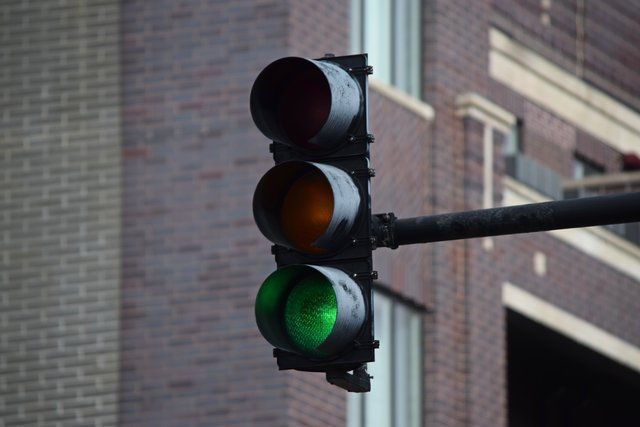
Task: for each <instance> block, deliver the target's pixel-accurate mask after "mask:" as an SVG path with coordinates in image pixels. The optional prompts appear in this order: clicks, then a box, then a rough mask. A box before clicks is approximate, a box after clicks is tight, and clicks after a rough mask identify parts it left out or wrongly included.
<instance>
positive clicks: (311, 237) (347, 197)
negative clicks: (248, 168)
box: [253, 160, 361, 255]
mask: <svg viewBox="0 0 640 427" xmlns="http://www.w3.org/2000/svg"><path fill="white" fill-rule="evenodd" d="M360 200H361V197H360V193H359V190H358V187H357V186H356V184H355V182H354V181H353V178H352V177H351V176H350V175H349V174H348V173H347V172H345V171H344V170H342V169H340V168H337V167H335V166H331V165H326V164H322V163H313V162H305V161H297V160H293V161H288V162H283V163H280V164H279V165H276V166H274V167H273V168H271V169H270V170H269V171H268V172H267V173H266V174H265V175H264V176H263V177H262V179H261V180H260V182H259V183H258V186H257V187H256V191H255V193H254V195H253V217H254V218H255V220H256V224H257V225H258V228H259V229H260V231H261V232H262V234H264V235H265V236H266V237H267V238H268V239H269V240H271V241H272V242H273V243H276V244H278V245H281V246H284V247H287V248H290V249H294V250H296V251H299V252H302V253H306V254H310V255H327V254H330V253H332V252H333V251H336V250H337V249H339V248H341V247H344V246H345V245H347V244H348V243H349V242H350V241H351V240H350V239H349V237H350V233H351V231H352V227H353V225H354V223H355V219H356V217H357V214H358V211H359V209H360Z"/></svg>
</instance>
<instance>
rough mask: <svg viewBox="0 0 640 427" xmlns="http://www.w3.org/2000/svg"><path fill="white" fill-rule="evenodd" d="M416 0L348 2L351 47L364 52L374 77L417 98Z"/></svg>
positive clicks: (417, 17) (419, 63)
mask: <svg viewBox="0 0 640 427" xmlns="http://www.w3.org/2000/svg"><path fill="white" fill-rule="evenodd" d="M420 16H421V13H420V1H419V0H352V2H351V48H352V50H353V51H354V52H355V53H361V52H367V53H368V54H369V63H370V64H371V65H373V71H374V76H375V77H376V78H377V79H378V80H381V81H383V82H385V83H387V84H391V85H394V86H396V87H397V88H399V89H401V90H403V91H404V92H406V93H408V94H409V95H412V96H414V97H416V98H420V74H421V63H422V60H421V59H422V55H421V49H420V45H421V43H420V38H421V32H420Z"/></svg>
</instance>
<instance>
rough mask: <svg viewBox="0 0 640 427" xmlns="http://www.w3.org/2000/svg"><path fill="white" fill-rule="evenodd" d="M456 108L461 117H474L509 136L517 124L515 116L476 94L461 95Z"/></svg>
mask: <svg viewBox="0 0 640 427" xmlns="http://www.w3.org/2000/svg"><path fill="white" fill-rule="evenodd" d="M456 107H457V109H456V114H457V115H458V116H459V117H473V118H474V119H477V120H479V121H481V122H483V123H486V124H488V125H489V126H491V127H494V128H497V129H498V130H500V131H501V132H503V133H505V134H509V133H510V132H511V130H512V128H513V126H515V124H516V116H515V115H513V114H512V113H510V112H509V111H507V110H505V109H504V108H502V107H500V106H499V105H497V104H494V103H493V102H491V101H489V100H488V99H486V98H485V97H483V96H481V95H479V94H477V93H474V92H468V93H463V94H461V95H459V96H458V97H457V98H456Z"/></svg>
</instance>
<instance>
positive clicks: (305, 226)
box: [282, 170, 333, 254]
mask: <svg viewBox="0 0 640 427" xmlns="http://www.w3.org/2000/svg"><path fill="white" fill-rule="evenodd" d="M332 216H333V191H332V190H331V186H330V185H329V183H328V182H327V180H326V178H325V177H324V175H323V174H322V173H320V172H319V171H317V170H313V171H310V172H307V173H306V174H304V175H303V176H301V177H300V178H299V179H298V180H296V181H295V182H294V183H293V184H292V185H291V187H290V188H289V190H288V192H287V194H286V195H285V197H284V201H283V203H282V229H283V231H284V233H285V235H286V236H287V238H288V239H289V241H290V242H291V243H292V244H293V246H295V247H296V249H298V250H300V251H303V252H306V253H313V254H322V253H326V251H327V250H326V249H325V248H321V247H318V246H316V245H315V244H314V243H315V242H316V240H318V239H319V238H320V236H322V235H323V234H324V232H325V231H326V229H327V227H328V226H329V224H330V223H331V218H332Z"/></svg>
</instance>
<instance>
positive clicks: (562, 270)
mask: <svg viewBox="0 0 640 427" xmlns="http://www.w3.org/2000/svg"><path fill="white" fill-rule="evenodd" d="M0 6H1V8H0V34H2V41H1V42H0V58H2V63H3V66H2V67H1V68H2V74H0V88H2V98H1V101H0V102H1V104H2V116H1V119H0V120H1V123H2V126H1V130H0V135H1V139H0V148H1V150H2V153H1V155H0V174H2V175H0V176H1V177H2V179H1V180H0V182H1V185H2V186H1V189H0V195H1V197H0V202H1V205H0V206H2V217H1V218H2V221H0V224H2V227H0V232H1V235H2V240H1V241H0V243H1V245H0V252H1V253H2V257H1V258H0V263H1V264H0V265H1V266H2V268H0V328H1V329H0V426H17V425H21V426H22V425H42V426H45V425H46V426H51V425H59V426H81V425H87V426H107V425H121V426H201V425H202V426H204V425H206V426H232V425H238V426H256V425H265V426H302V425H309V426H316V425H322V426H345V425H346V426H349V427H360V426H507V425H509V426H560V425H562V426H566V425H570V426H573V425H576V426H577V425H580V426H585V425H615V426H626V425H629V426H631V425H640V416H638V414H637V410H636V408H637V407H638V405H639V404H640V374H639V373H640V316H638V313H639V312H640V248H639V247H638V242H639V241H640V231H639V229H638V226H637V224H629V225H624V226H616V227H593V228H589V229H574V230H565V231H553V232H545V233H537V234H528V235H518V236H502V237H493V238H484V239H471V240H462V241H454V242H446V243H435V244H429V245H414V246H406V247H401V248H399V249H397V250H394V251H392V250H388V249H378V250H376V252H375V255H374V267H375V269H376V270H377V271H378V272H379V280H378V284H377V287H378V292H377V294H376V301H377V303H376V321H377V322H378V324H377V325H376V330H377V338H378V339H380V340H381V348H380V349H379V350H378V353H377V357H378V360H377V361H376V362H375V363H374V364H373V365H372V366H371V367H370V372H372V373H373V375H374V379H373V381H372V387H373V391H372V393H370V394H368V395H364V396H354V395H349V396H347V393H345V392H344V391H342V390H341V389H339V388H336V387H334V386H331V385H329V384H328V383H326V381H325V379H324V377H323V376H322V375H320V374H310V373H301V372H292V371H286V372H279V371H278V370H277V367H276V364H275V360H274V359H273V357H272V349H271V347H270V345H269V344H268V343H267V342H266V341H264V339H263V338H262V337H261V336H260V334H259V332H258V330H257V328H256V326H255V322H254V314H253V309H254V306H253V304H254V299H255V295H256V292H257V290H258V288H259V286H260V284H261V283H262V281H263V280H264V279H265V278H266V276H267V275H268V274H270V273H271V272H272V271H273V269H274V262H273V258H272V256H271V255H270V251H269V247H270V243H269V242H268V241H267V240H266V239H265V238H264V237H263V236H262V235H261V234H260V233H259V231H258V230H257V228H256V226H255V224H254V221H253V218H252V212H251V198H252V195H253V190H254V188H255V185H256V183H257V182H258V180H259V179H260V177H261V176H262V175H263V173H264V172H265V171H266V170H268V169H269V168H270V167H271V165H272V163H273V162H272V158H271V156H270V154H269V152H268V141H266V140H265V138H264V137H263V136H262V135H261V134H260V133H259V132H258V131H257V129H256V128H255V126H254V124H253V122H252V120H251V116H250V114H249V102H248V99H249V91H250V89H251V85H252V83H253V80H254V79H255V77H256V76H257V75H258V73H259V72H260V70H261V69H262V68H263V67H265V66H266V65H267V64H268V63H270V62H271V61H273V60H275V59H277V58H280V57H283V56H289V55H296V56H303V57H321V56H323V55H324V54H325V53H327V52H331V53H335V54H337V55H341V54H348V53H353V52H360V51H367V52H369V54H370V59H371V63H372V64H373V66H374V74H373V76H372V78H371V83H370V112H369V115H370V116H369V119H370V128H371V131H372V133H373V134H374V135H375V138H376V142H375V143H374V144H373V146H372V147H371V153H372V166H373V167H374V168H375V169H376V172H377V173H376V177H375V178H373V180H372V189H373V194H372V200H373V208H374V211H375V212H391V211H392V212H395V214H396V215H397V216H398V217H409V216H418V215H424V214H431V213H441V212H450V211H458V210H467V209H478V208H483V207H495V206H502V205H511V204H520V203H530V202H536V201H543V200H550V199H562V198H567V197H574V196H576V195H578V196H584V195H588V194H592V193H602V192H620V191H631V190H634V189H638V187H640V172H638V171H637V170H634V168H635V166H634V163H633V161H631V160H633V156H627V157H625V156H624V155H625V154H626V155H629V154H631V155H633V154H638V153H639V152H640V98H639V97H638V94H639V93H640V71H639V70H640V67H639V65H640V47H639V46H640V35H639V33H638V31H637V22H639V21H640V3H638V2H637V1H635V0H634V1H621V0H614V1H607V2H604V1H599V2H586V1H584V0H563V1H561V0H540V1H537V0H525V1H519V2H511V1H506V0H494V1H479V0H478V1H472V2H470V1H461V0H446V1H445V0H427V1H418V0H406V1H400V0H371V1H369V0H352V1H338V0H330V1H326V2H320V1H311V0H300V1H295V2H294V1H290V2H284V1H268V0H266V1H261V0H241V1H233V2H227V1H207V2H170V1H164V0H162V1H154V2H143V1H127V2H117V1H113V0H96V1H83V2H65V1H56V2H54V1H51V2H36V1H28V0H5V1H3V2H2V3H1V4H0ZM625 158H626V159H627V161H626V162H625V161H624V160H623V159H625ZM629 159H631V160H629Z"/></svg>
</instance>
